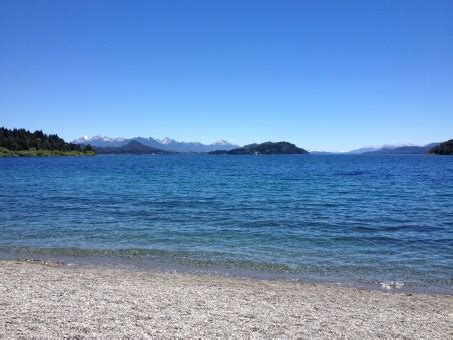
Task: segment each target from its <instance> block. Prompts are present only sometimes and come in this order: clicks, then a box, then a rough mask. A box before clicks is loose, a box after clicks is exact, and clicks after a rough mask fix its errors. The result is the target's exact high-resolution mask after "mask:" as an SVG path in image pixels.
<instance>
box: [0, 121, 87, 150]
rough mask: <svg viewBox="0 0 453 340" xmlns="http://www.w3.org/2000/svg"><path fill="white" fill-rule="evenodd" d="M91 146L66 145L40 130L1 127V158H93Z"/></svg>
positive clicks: (58, 138) (56, 137) (54, 135)
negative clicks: (31, 130)
mask: <svg viewBox="0 0 453 340" xmlns="http://www.w3.org/2000/svg"><path fill="white" fill-rule="evenodd" d="M94 154H95V152H94V150H93V148H92V147H91V145H85V146H81V145H80V144H73V143H66V142H65V141H64V139H62V138H60V137H58V135H56V134H45V133H43V132H42V131H40V130H37V131H35V132H30V131H28V130H25V129H7V128H5V127H0V157H34V156H40V157H43V156H92V155H94Z"/></svg>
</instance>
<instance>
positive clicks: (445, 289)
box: [0, 251, 453, 296]
mask: <svg viewBox="0 0 453 340" xmlns="http://www.w3.org/2000/svg"><path fill="white" fill-rule="evenodd" d="M1 261H19V262H33V263H38V262H53V263H60V264H61V265H63V266H65V267H82V268H84V267H88V268H89V267H99V268H107V269H120V270H127V271H140V272H145V273H148V272H149V273H151V274H153V273H156V274H166V273H177V274H183V275H186V274H189V275H207V276H211V275H212V276H219V277H226V278H237V279H251V280H266V281H281V282H290V283H300V284H321V285H331V286H334V287H346V288H353V289H366V290H370V291H378V292H385V293H397V294H398V293H401V294H439V295H450V296H453V287H452V286H451V285H448V286H444V285H443V286H441V285H428V284H422V283H419V282H412V281H406V280H405V279H404V278H403V279H402V278H392V277H387V278H384V277H375V278H367V277H360V278H359V277H357V276H349V275H346V274H344V275H341V276H337V275H335V276H329V275H325V274H323V273H321V272H320V273H318V274H313V273H306V272H297V271H294V272H291V271H273V270H269V269H264V268H262V267H260V268H244V267H237V266H228V265H222V264H209V265H201V266H199V265H197V264H195V263H190V262H180V261H178V260H175V259H168V258H158V257H153V258H147V257H124V256H114V255H112V254H109V255H101V254H98V253H95V254H92V255H89V254H83V255H74V254H58V253H55V254H51V253H45V252H44V253H42V252H37V253H30V252H17V251H15V252H11V251H0V262H1Z"/></svg>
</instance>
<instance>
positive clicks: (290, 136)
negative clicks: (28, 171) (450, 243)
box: [0, 0, 453, 150]
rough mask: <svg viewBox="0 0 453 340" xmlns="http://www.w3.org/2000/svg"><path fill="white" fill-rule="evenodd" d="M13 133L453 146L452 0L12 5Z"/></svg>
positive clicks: (6, 74) (7, 118) (6, 73)
mask: <svg viewBox="0 0 453 340" xmlns="http://www.w3.org/2000/svg"><path fill="white" fill-rule="evenodd" d="M0 88H1V91H0V125H4V126H6V127H10V128H12V127H24V128H27V129H31V130H34V129H42V130H44V131H45V132H55V133H58V134H59V135H60V136H62V137H63V138H65V139H67V140H71V139H73V138H76V137H78V136H81V135H97V134H102V135H108V136H124V137H133V136H139V135H140V136H145V137H148V136H153V137H157V138H161V137H165V136H169V137H172V138H175V139H178V140H186V141H189V140H192V141H195V140H196V141H201V142H213V141H215V140H218V139H227V140H229V141H231V142H235V143H238V144H246V143H250V142H262V141H267V140H272V141H279V140H288V141H291V142H294V143H296V144H297V145H299V146H301V147H304V148H307V149H310V150H348V149H352V148H355V147H360V146H364V145H378V144H384V143H405V142H410V143H420V144H423V143H428V142H433V141H442V140H446V139H449V138H453V1H451V0H448V1H435V0H427V1H416V0H409V1H398V0H391V1H385V0H382V1H374V0H373V1H365V0H357V1H334V0H332V1H318V0H313V1H307V0H295V1H282V0H276V1H264V0H257V1H231V0H229V1H172V0H165V1H126V0H124V1H113V0H109V1H93V0H90V1H81V0H77V1H74V0H73V1H69V0H68V1H19V0H12V1H9V0H2V1H0Z"/></svg>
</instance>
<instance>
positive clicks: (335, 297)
mask: <svg viewBox="0 0 453 340" xmlns="http://www.w3.org/2000/svg"><path fill="white" fill-rule="evenodd" d="M0 322H1V328H0V338H1V337H4V338H10V337H18V336H27V337H30V336H37V337H49V336H74V337H85V336H86V337H93V336H96V337H112V336H131V337H132V336H133V337H147V336H175V337H183V336H184V337H187V336H192V337H198V336H201V337H217V336H234V337H245V336H251V337H264V336H265V337H312V336H318V337H319V336H321V337H354V338H356V337H410V338H414V337H416V338H420V337H426V338H434V337H436V338H452V337H453V326H452V325H453V296H449V295H436V294H404V293H383V292H379V291H368V290H363V289H356V288H345V287H336V286H331V285H324V284H302V283H292V282H284V281H266V280H253V279H240V278H227V277H218V276H209V275H193V274H170V273H159V272H143V271H134V270H123V269H115V268H106V267H68V266H61V265H57V264H52V263H44V262H36V263H33V262H23V261H0Z"/></svg>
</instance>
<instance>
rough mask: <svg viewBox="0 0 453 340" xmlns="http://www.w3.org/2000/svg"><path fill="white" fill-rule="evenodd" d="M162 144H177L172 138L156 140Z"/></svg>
mask: <svg viewBox="0 0 453 340" xmlns="http://www.w3.org/2000/svg"><path fill="white" fill-rule="evenodd" d="M156 140H157V141H158V142H160V144H173V143H176V141H175V140H174V139H172V138H168V137H165V138H164V139H160V140H159V139H156Z"/></svg>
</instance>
